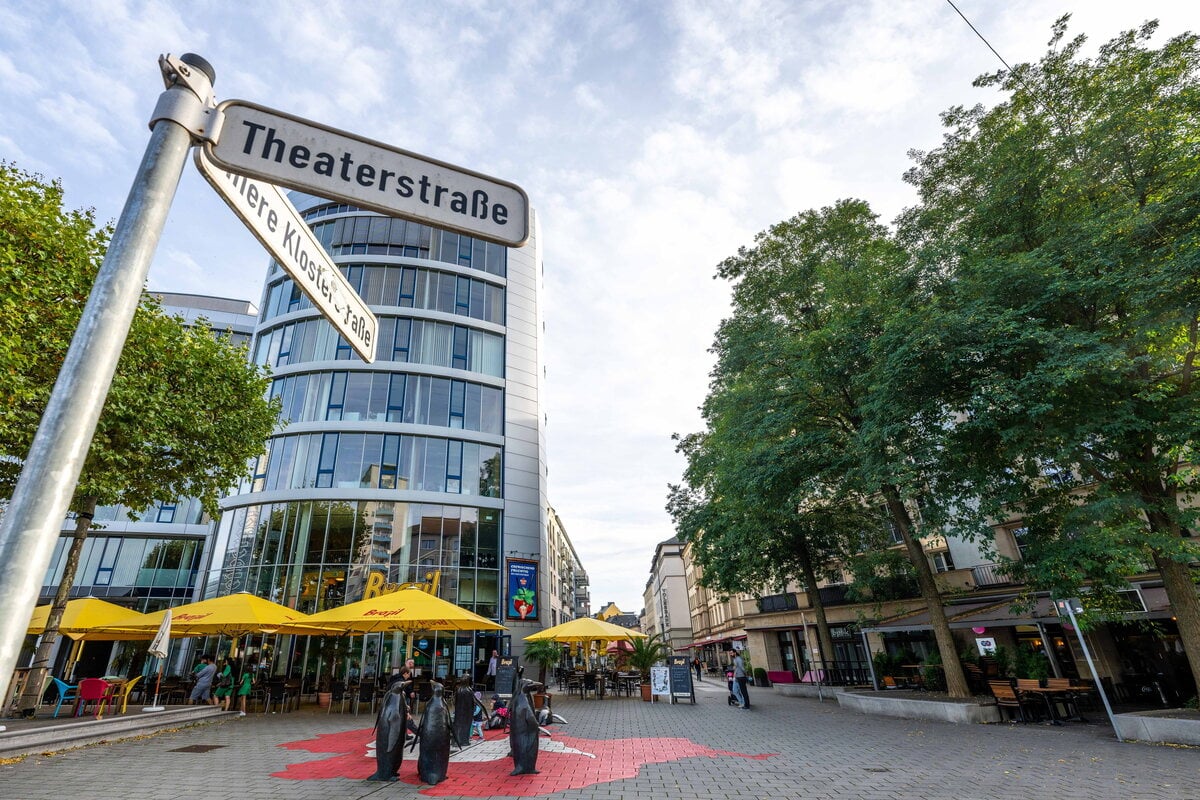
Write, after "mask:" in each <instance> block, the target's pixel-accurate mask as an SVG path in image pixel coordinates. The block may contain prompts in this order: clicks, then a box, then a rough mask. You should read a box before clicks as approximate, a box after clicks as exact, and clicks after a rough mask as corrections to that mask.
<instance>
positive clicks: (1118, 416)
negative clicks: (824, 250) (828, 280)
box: [888, 17, 1200, 685]
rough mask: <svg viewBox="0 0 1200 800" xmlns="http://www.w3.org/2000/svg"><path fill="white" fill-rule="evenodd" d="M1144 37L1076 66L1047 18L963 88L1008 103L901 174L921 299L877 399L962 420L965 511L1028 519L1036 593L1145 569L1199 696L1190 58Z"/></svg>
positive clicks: (1198, 260)
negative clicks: (1029, 58) (908, 186)
mask: <svg viewBox="0 0 1200 800" xmlns="http://www.w3.org/2000/svg"><path fill="white" fill-rule="evenodd" d="M1155 29H1156V24H1155V23H1147V24H1146V25H1144V26H1143V27H1142V28H1140V29H1139V30H1135V31H1128V32H1126V33H1123V34H1121V35H1119V36H1117V37H1116V38H1114V39H1113V40H1112V41H1109V42H1107V43H1105V44H1104V45H1103V46H1102V47H1100V49H1099V51H1098V53H1097V54H1096V55H1095V56H1094V57H1090V58H1087V57H1084V55H1083V54H1082V46H1083V43H1084V39H1083V37H1082V36H1080V37H1076V38H1074V39H1071V40H1069V41H1068V40H1067V39H1066V30H1067V18H1065V17H1064V18H1062V19H1060V20H1059V21H1058V22H1057V23H1056V24H1055V26H1054V30H1053V38H1052V39H1051V42H1050V46H1051V49H1050V50H1049V52H1047V54H1046V55H1045V56H1043V57H1042V58H1041V60H1040V61H1038V62H1037V63H1032V64H1020V65H1018V66H1016V67H1014V68H1013V69H1012V70H1011V71H1004V72H998V73H996V74H993V75H985V76H983V77H981V78H979V79H978V80H977V81H976V83H977V85H980V86H986V87H995V88H998V89H1000V90H1001V91H1002V92H1004V94H1005V96H1006V99H1005V100H1004V101H1003V102H1001V103H1000V104H998V105H997V106H995V107H994V108H991V109H984V108H982V107H975V108H969V109H968V108H962V107H958V108H952V109H950V110H949V111H947V112H946V113H945V115H944V123H945V126H946V129H947V130H946V133H945V137H944V143H943V144H942V146H941V147H939V148H937V149H936V150H933V151H931V152H928V153H917V154H916V155H915V157H916V166H915V167H914V168H913V169H912V170H911V171H910V173H909V174H908V176H907V179H908V180H909V181H910V182H911V183H912V184H913V185H915V186H916V187H917V188H918V190H919V191H920V204H919V205H918V206H916V207H915V208H913V209H911V210H910V211H909V212H907V214H906V215H905V217H904V218H903V225H902V229H903V232H904V236H905V238H906V240H907V241H908V242H909V243H910V244H911V246H912V247H913V248H914V249H915V250H917V251H918V252H919V253H920V258H919V262H918V263H919V265H920V266H921V268H922V269H921V273H920V275H919V277H918V278H917V281H918V283H919V284H920V285H921V286H922V287H923V288H924V291H925V292H926V301H925V302H924V303H923V304H922V305H921V306H920V307H919V308H915V307H914V309H913V311H912V312H911V313H910V314H909V315H908V318H907V319H906V320H905V321H904V325H903V330H899V329H898V330H897V332H896V336H895V339H894V340H893V342H892V346H891V347H890V348H889V352H890V354H891V358H892V365H893V366H892V369H893V371H894V372H895V373H898V374H905V375H909V376H916V379H915V380H914V381H913V382H912V383H910V384H909V385H907V386H904V387H892V394H891V397H890V398H889V399H888V402H892V403H899V404H903V403H907V402H910V401H914V400H915V402H913V405H912V406H911V407H912V408H913V409H914V410H916V409H919V408H921V407H922V404H923V407H924V412H923V413H926V414H929V415H931V416H932V415H936V414H938V413H941V411H942V410H950V411H952V412H954V413H955V414H957V415H958V419H957V421H956V423H955V424H954V425H953V426H952V427H953V431H952V433H951V434H950V439H949V443H948V446H947V448H946V465H947V472H948V473H952V474H953V475H954V478H955V480H957V481H958V482H959V483H960V485H961V486H962V487H964V494H971V495H973V496H974V497H976V498H978V500H979V503H980V507H979V511H980V512H981V514H982V515H984V516H989V515H990V516H991V517H993V518H1000V519H1003V518H1005V515H1009V514H1012V513H1014V512H1016V513H1018V514H1020V515H1021V516H1023V518H1024V519H1025V522H1024V523H1023V524H1025V525H1026V526H1027V529H1028V534H1027V535H1026V536H1025V537H1024V540H1023V541H1024V542H1026V543H1027V544H1028V547H1027V548H1026V553H1025V555H1026V559H1025V561H1024V563H1023V565H1022V566H1023V568H1024V569H1023V571H1022V572H1021V574H1022V577H1024V578H1026V579H1027V580H1029V581H1030V583H1031V586H1033V587H1034V588H1038V589H1048V590H1051V591H1053V592H1055V593H1058V594H1059V595H1060V596H1070V595H1074V594H1075V593H1077V592H1078V591H1079V589H1080V587H1081V586H1083V585H1085V584H1090V585H1091V586H1092V588H1093V590H1094V592H1096V593H1101V592H1102V591H1103V590H1105V589H1108V590H1112V589H1116V588H1121V587H1122V586H1124V585H1125V584H1126V581H1127V578H1128V576H1129V575H1132V574H1136V573H1138V572H1141V571H1143V570H1144V569H1145V568H1146V567H1147V566H1149V565H1151V564H1152V565H1153V566H1154V568H1155V569H1156V570H1157V571H1158V572H1159V573H1160V574H1161V576H1162V579H1163V583H1164V585H1165V587H1166V591H1167V594H1168V596H1169V598H1170V601H1171V606H1172V609H1173V611H1174V613H1175V616H1176V618H1177V620H1178V625H1179V632H1180V637H1181V639H1182V642H1183V646H1184V649H1185V651H1186V653H1187V656H1188V659H1189V661H1190V663H1191V670H1192V675H1193V678H1194V679H1195V681H1196V683H1197V685H1200V600H1198V599H1197V592H1196V583H1195V575H1194V574H1193V572H1192V570H1191V569H1190V567H1189V564H1190V563H1191V562H1194V561H1196V560H1197V558H1198V557H1200V553H1198V552H1197V547H1196V540H1195V538H1194V534H1193V532H1194V531H1195V526H1196V507H1195V502H1194V498H1195V497H1196V494H1197V491H1198V490H1200V483H1198V473H1197V470H1196V464H1197V458H1196V446H1197V439H1198V436H1200V413H1198V409H1200V402H1198V400H1200V397H1198V396H1197V381H1196V377H1197V376H1196V356H1197V342H1198V340H1200V246H1198V244H1200V180H1198V178H1200V147H1197V142H1200V80H1198V78H1200V74H1198V68H1200V48H1198V46H1197V44H1198V41H1197V37H1196V36H1195V35H1192V34H1185V35H1181V36H1177V37H1175V38H1172V39H1170V40H1169V41H1166V42H1165V43H1163V44H1162V46H1160V47H1152V46H1151V45H1150V39H1151V36H1152V35H1153V34H1154V32H1155ZM916 398H924V399H923V400H916ZM1051 478H1053V479H1051ZM1061 478H1068V479H1067V480H1061Z"/></svg>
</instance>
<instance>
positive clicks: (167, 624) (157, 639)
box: [142, 608, 171, 711]
mask: <svg viewBox="0 0 1200 800" xmlns="http://www.w3.org/2000/svg"><path fill="white" fill-rule="evenodd" d="M170 646H171V609H169V608H168V609H167V610H166V612H165V613H164V614H163V619H162V624H161V625H159V626H158V633H156V634H154V641H152V642H150V649H149V650H148V651H147V652H148V653H149V654H150V655H152V656H154V657H155V658H157V659H158V680H156V681H155V683H154V705H152V706H147V707H146V708H143V709H142V711H165V710H166V707H165V706H160V705H159V704H158V689H159V687H160V686H162V676H163V667H165V666H166V665H167V649H168V648H169V647H170Z"/></svg>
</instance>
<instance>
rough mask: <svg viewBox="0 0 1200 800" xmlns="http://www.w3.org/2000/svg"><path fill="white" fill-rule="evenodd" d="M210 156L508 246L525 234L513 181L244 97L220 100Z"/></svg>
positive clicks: (522, 199)
mask: <svg viewBox="0 0 1200 800" xmlns="http://www.w3.org/2000/svg"><path fill="white" fill-rule="evenodd" d="M217 110H218V112H219V113H220V114H221V115H223V122H222V124H221V130H220V133H219V138H218V139H217V141H216V143H215V144H213V143H207V144H205V150H206V151H207V154H208V156H209V158H211V159H212V161H213V162H214V163H216V164H217V165H219V166H221V167H224V168H225V169H227V170H229V171H231V172H236V173H240V174H242V175H248V176H250V177H253V178H258V179H260V180H264V181H268V182H270V183H274V184H278V185H280V186H287V187H290V188H292V189H299V190H300V191H303V192H309V193H311V194H314V195H317V196H319V197H325V198H329V199H333V200H341V201H344V202H346V203H350V204H352V205H355V206H358V207H359V208H365V209H369V210H371V211H378V212H379V213H381V214H388V215H391V216H397V217H404V218H406V219H411V220H416V221H418V222H425V223H429V224H431V225H436V226H438V227H440V228H448V229H450V230H455V231H459V232H461V233H465V234H467V235H468V236H477V237H479V238H481V239H487V240H488V241H492V242H496V243H497V244H502V245H507V246H509V247H520V246H521V245H523V244H524V243H525V240H526V239H528V238H529V198H528V197H527V196H526V194H525V192H524V191H523V190H522V189H521V188H520V187H518V186H516V185H514V184H511V183H508V182H507V181H502V180H499V179H497V178H490V177H488V176H486V175H481V174H479V173H477V172H472V171H471V170H467V169H463V168H462V167H456V166H453V165H450V164H445V163H443V162H441V161H435V160H433V159H430V158H426V157H424V156H419V155H417V154H415V153H410V152H408V151H407V150H401V149H399V148H396V147H392V146H391V145H386V144H383V143H381V142H376V141H372V140H370V139H364V138H362V137H361V136H357V135H355V134H352V133H347V132H345V131H341V130H338V129H337V128H331V127H329V126H327V125H322V124H320V123H318V122H313V121H311V120H307V119H301V118H300V117H295V116H292V115H291V114H286V113H284V112H282V111H276V110H274V109H270V108H266V107H264V106H260V105H257V104H255V103H250V102H247V101H245V100H226V101H225V102H223V103H221V104H220V105H219V106H218V107H217Z"/></svg>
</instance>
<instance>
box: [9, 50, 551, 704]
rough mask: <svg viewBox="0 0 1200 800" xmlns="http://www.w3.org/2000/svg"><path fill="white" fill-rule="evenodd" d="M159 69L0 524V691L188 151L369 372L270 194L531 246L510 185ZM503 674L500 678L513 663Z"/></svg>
mask: <svg viewBox="0 0 1200 800" xmlns="http://www.w3.org/2000/svg"><path fill="white" fill-rule="evenodd" d="M159 68H160V70H161V72H162V76H163V82H164V83H165V84H166V87H167V90H166V91H165V92H163V93H162V94H161V95H160V96H159V99H158V104H157V105H156V106H155V109H154V112H153V114H152V115H151V118H150V130H151V133H150V142H149V144H147V146H146V152H145V155H144V156H143V157H142V163H141V165H140V166H139V167H138V172H137V174H136V175H135V176H134V180H133V186H132V187H131V188H130V190H129V197H128V199H127V200H126V202H125V208H124V209H123V210H122V212H121V216H120V219H119V220H118V221H117V225H116V227H115V228H114V230H113V235H112V239H111V241H110V243H109V246H108V252H107V253H106V254H105V257H104V262H103V263H102V264H101V266H100V272H99V274H98V275H97V277H96V282H95V285H94V286H93V288H92V292H91V295H90V296H89V297H88V302H87V305H86V306H85V307H84V310H83V314H82V316H81V318H80V321H79V326H78V327H77V328H76V330H75V336H74V338H73V339H72V340H71V346H70V348H69V349H68V351H67V356H66V359H65V360H64V362H63V366H62V369H61V370H60V372H59V375H58V380H57V382H56V383H55V385H54V390H53V392H52V393H51V395H50V401H49V403H48V404H47V406H46V411H45V413H44V414H43V415H42V419H41V423H40V424H39V425H38V430H37V433H36V434H35V436H34V439H33V444H32V446H31V447H30V449H29V454H28V455H27V456H26V458H25V462H24V466H23V468H22V470H21V477H20V479H19V480H18V481H17V485H16V488H15V489H14V490H13V494H12V497H11V498H9V502H8V506H7V508H6V509H5V513H4V516H3V518H2V519H0V619H4V620H7V621H8V622H9V624H7V625H5V626H0V686H2V685H6V684H7V681H8V676H10V675H12V673H13V670H14V668H15V667H16V663H17V656H18V654H19V652H20V648H21V643H22V641H23V640H24V637H25V625H24V624H23V622H22V621H23V620H28V619H29V618H30V616H31V615H32V613H33V606H34V603H35V602H36V600H37V596H38V591H39V588H40V587H41V584H42V580H43V579H44V577H45V575H46V569H47V567H48V566H49V564H50V556H51V554H52V553H53V551H54V544H55V542H56V541H57V540H58V536H59V532H60V530H61V528H62V524H63V520H64V519H65V518H66V515H67V510H68V507H69V505H70V502H71V498H72V495H73V494H74V492H75V485H76V483H78V481H79V473H80V471H81V470H82V469H83V463H84V459H85V457H86V456H87V451H88V448H89V446H90V445H91V441H92V435H93V434H94V433H95V430H96V423H97V421H98V420H99V417H100V411H101V409H102V408H103V406H104V401H105V398H106V397H107V395H108V389H109V386H110V385H111V383H112V378H113V374H114V373H115V372H116V366H117V360H118V358H119V357H120V355H121V350H122V348H123V347H124V345H125V338H126V336H128V334H129V326H130V324H131V322H132V321H133V314H134V311H135V310H136V308H137V305H138V302H139V300H140V299H141V295H142V292H143V290H144V288H145V284H146V276H147V274H148V272H149V270H150V262H151V260H152V258H153V257H154V251H155V249H156V248H157V246H158V239H159V237H160V236H161V234H162V229H163V226H164V225H165V224H166V219H167V214H168V213H169V212H170V209H171V201H172V199H173V198H174V196H175V190H176V188H177V187H178V185H179V177H180V174H181V173H182V171H183V167H184V164H185V163H186V162H187V152H188V150H189V149H191V148H192V147H193V146H195V145H202V146H203V147H204V148H205V153H206V154H207V155H208V157H209V159H211V161H212V162H213V163H212V164H210V163H207V162H206V161H205V158H204V156H202V155H200V154H199V153H197V158H196V165H197V166H198V167H199V168H200V171H201V172H202V173H203V174H204V176H205V178H206V179H208V181H209V183H211V184H212V185H213V188H214V189H216V190H217V191H218V192H219V193H220V194H221V196H222V197H223V198H224V199H225V201H226V202H227V203H228V204H229V206H230V207H231V208H232V209H233V210H234V212H235V213H237V215H238V216H239V217H241V218H242V221H243V222H245V223H246V225H247V226H248V227H249V228H250V230H251V231H252V232H253V233H254V235H255V236H256V237H257V238H258V240H259V241H260V242H262V244H263V245H264V246H265V247H266V248H267V250H268V251H269V252H270V253H271V255H272V256H274V258H275V260H276V261H278V262H279V263H280V264H281V265H282V266H283V268H284V269H285V270H287V271H288V273H289V274H290V275H291V276H292V278H293V279H294V280H295V281H296V283H297V285H298V286H300V288H301V289H302V290H303V291H304V292H305V294H307V295H308V296H309V298H310V299H311V300H312V301H313V304H314V305H315V306H316V307H317V308H318V309H320V311H321V313H322V314H324V315H325V317H326V318H327V319H328V320H329V321H330V322H331V323H332V324H333V325H334V327H335V328H337V330H338V331H339V332H340V333H341V334H342V335H343V336H344V337H345V338H346V340H347V341H348V342H349V343H350V345H351V347H353V348H354V350H355V351H356V352H357V353H358V354H359V355H360V356H362V358H363V359H364V360H366V361H367V362H370V361H372V360H373V359H374V352H375V332H376V324H377V323H376V319H375V316H374V315H373V314H372V313H371V312H370V311H369V310H368V308H367V306H366V304H365V303H364V302H363V301H362V298H360V297H359V296H358V295H357V293H355V292H354V290H353V289H352V288H351V287H350V285H349V284H348V283H347V282H346V280H345V278H344V276H343V275H342V273H341V271H340V270H338V268H337V267H336V266H335V265H334V264H333V263H332V262H331V261H330V260H329V258H328V256H327V255H326V254H325V252H324V251H323V249H322V248H321V246H320V244H318V243H317V241H316V239H315V238H314V237H313V235H312V232H311V230H310V229H309V227H308V226H307V225H306V224H304V221H303V220H302V219H301V218H300V216H299V214H298V213H297V212H296V209H295V208H294V207H293V206H292V204H291V203H290V202H288V200H287V198H285V197H284V196H283V194H282V193H281V192H280V191H279V190H278V189H277V188H275V187H274V186H271V185H269V184H270V183H276V184H280V185H282V186H288V187H291V188H293V189H298V190H300V191H303V192H309V193H311V194H314V195H317V196H320V197H325V198H330V199H334V200H342V201H345V202H347V203H352V204H354V205H356V206H358V207H360V208H364V209H368V210H372V211H377V212H379V213H381V214H388V215H392V216H398V217H404V218H405V219H411V220H416V221H418V222H425V223H429V224H432V225H436V226H438V227H441V228H447V229H450V230H455V231H459V232H462V233H465V234H467V235H469V236H474V237H478V238H481V239H485V240H487V241H491V242H495V243H497V244H501V245H505V246H508V247H520V246H521V245H523V244H524V243H525V242H526V240H527V239H528V238H529V199H528V197H527V196H526V195H525V192H524V191H523V190H522V189H521V188H520V187H518V186H516V185H515V184H512V183H508V182H507V181H501V180H499V179H496V178H489V177H487V176H486V175H481V174H479V173H477V172H472V171H471V170H466V169H462V168H461V167H455V166H452V165H450V164H446V163H443V162H440V161H435V160H433V159H430V158H426V157H424V156H419V155H416V154H414V153H410V152H408V151H406V150H401V149H399V148H395V147H391V146H390V145H386V144H382V143H379V142H375V141H372V140H370V139H364V138H362V137H360V136H355V135H354V134H350V133H346V132H345V131H340V130H338V129H336V128H331V127H328V126H325V125H321V124H319V123H316V122H311V121H309V120H304V119H300V118H299V117H294V116H292V115H290V114H285V113H284V112H282V111H274V110H272V109H269V108H265V107H263V106H259V105H255V104H254V103H247V102H245V101H241V100H228V101H226V102H224V103H222V104H221V105H220V106H217V105H216V102H215V98H214V97H213V92H212V85H213V81H214V71H213V68H212V66H211V65H210V64H209V63H208V62H207V61H205V60H204V59H203V58H201V57H200V56H197V55H193V54H191V53H186V54H184V55H183V56H181V57H179V58H174V57H172V56H169V55H168V56H162V57H160V58H159ZM214 164H215V165H216V167H219V168H214ZM261 181H266V182H267V183H261ZM54 616H55V615H54V614H53V613H52V614H51V618H50V619H48V620H47V627H48V628H49V627H54V626H56V625H57V624H58V621H57V620H56V619H54ZM35 666H40V665H35ZM510 669H511V670H512V672H510V675H509V680H511V679H512V675H513V674H515V661H514V663H513V664H512V665H511V666H510Z"/></svg>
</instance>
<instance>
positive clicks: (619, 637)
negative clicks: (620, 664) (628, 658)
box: [525, 617, 646, 643]
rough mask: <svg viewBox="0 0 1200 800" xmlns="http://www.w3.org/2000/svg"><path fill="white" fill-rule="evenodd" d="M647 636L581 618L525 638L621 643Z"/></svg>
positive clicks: (592, 618) (567, 641) (533, 640)
mask: <svg viewBox="0 0 1200 800" xmlns="http://www.w3.org/2000/svg"><path fill="white" fill-rule="evenodd" d="M645 638H646V634H644V633H642V632H641V631H631V630H629V629H628V628H622V627H621V626H620V625H613V624H612V623H611V622H605V621H604V620H601V619H596V618H594V617H580V618H579V619H573V620H571V621H570V622H564V623H562V624H561V625H555V626H554V627H553V628H546V629H545V630H544V631H538V632H537V633H535V634H532V635H530V636H526V637H525V641H527V642H537V641H541V640H543V639H548V640H550V641H552V642H564V643H570V642H597V641H599V642H621V641H625V642H628V641H631V640H633V639H645Z"/></svg>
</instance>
